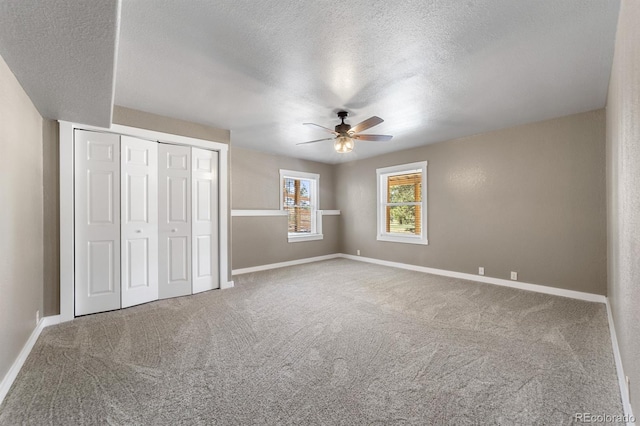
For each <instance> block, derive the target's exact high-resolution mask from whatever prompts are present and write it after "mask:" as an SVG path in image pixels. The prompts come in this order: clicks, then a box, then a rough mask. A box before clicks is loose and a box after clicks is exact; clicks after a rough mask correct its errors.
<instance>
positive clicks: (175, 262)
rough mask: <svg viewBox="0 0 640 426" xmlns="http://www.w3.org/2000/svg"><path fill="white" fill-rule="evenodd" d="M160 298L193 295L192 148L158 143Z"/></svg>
mask: <svg viewBox="0 0 640 426" xmlns="http://www.w3.org/2000/svg"><path fill="white" fill-rule="evenodd" d="M158 198H159V202H158V204H159V210H158V220H159V237H160V242H159V261H160V269H159V272H158V278H159V295H160V299H165V298H167V297H176V296H185V295H188V294H191V148H190V147H188V146H180V145H169V144H164V143H160V144H158Z"/></svg>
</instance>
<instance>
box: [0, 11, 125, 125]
mask: <svg viewBox="0 0 640 426" xmlns="http://www.w3.org/2000/svg"><path fill="white" fill-rule="evenodd" d="M118 5H119V2H118V1H117V0H101V1H77V0H38V1H34V0H0V56H2V57H3V58H4V60H5V62H6V63H7V64H8V65H9V67H10V68H11V71H13V73H14V75H15V76H16V78H17V79H18V81H20V84H21V85H22V87H23V88H24V90H25V92H27V94H28V95H29V97H30V98H31V100H32V102H33V103H34V105H35V106H36V108H37V109H38V111H39V112H40V114H41V115H43V116H44V117H47V118H54V119H61V120H69V121H77V122H80V123H85V124H93V125H98V126H107V127H108V126H109V123H110V122H111V109H112V104H113V92H114V87H113V79H114V74H115V60H116V48H117V45H116V44H117V36H118V13H119V10H118Z"/></svg>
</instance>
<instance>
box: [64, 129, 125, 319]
mask: <svg viewBox="0 0 640 426" xmlns="http://www.w3.org/2000/svg"><path fill="white" fill-rule="evenodd" d="M74 191H75V192H74V197H75V206H74V210H75V315H76V316H78V315H86V314H91V313H94V312H103V311H110V310H113V309H120V136H119V135H114V134H109V133H96V132H88V131H84V130H76V131H75V189H74Z"/></svg>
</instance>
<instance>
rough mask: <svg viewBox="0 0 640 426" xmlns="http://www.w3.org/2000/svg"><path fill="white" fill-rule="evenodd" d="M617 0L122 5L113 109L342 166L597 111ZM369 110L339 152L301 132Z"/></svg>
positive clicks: (147, 1)
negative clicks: (361, 131) (373, 119)
mask: <svg viewBox="0 0 640 426" xmlns="http://www.w3.org/2000/svg"><path fill="white" fill-rule="evenodd" d="M618 8H619V2H617V1H602V0H518V1H513V0H484V1H479V0H473V1H441V0H437V1H425V0H415V1H400V2H390V1H372V0H357V1H335V0H332V1H328V0H316V1H314V2H300V1H297V0H289V1H278V2H274V1H265V0H263V1H255V0H253V1H249V0H247V1H239V0H220V1H216V2H211V1H204V0H203V1H191V2H188V3H185V2H180V1H166V0H164V1H163V0H136V1H124V2H123V5H122V22H121V37H120V47H119V59H118V71H117V86H116V103H117V104H119V105H123V106H127V107H131V108H136V109H141V110H144V111H150V112H154V113H158V114H163V115H169V116H174V117H177V118H182V119H187V120H195V121H198V122H202V123H207V124H210V125H213V126H217V127H222V128H227V129H230V130H231V140H232V143H233V144H234V145H238V146H242V147H247V148H253V149H258V150H263V151H270V152H274V153H279V154H285V155H290V156H295V157H301V158H307V159H313V160H319V161H324V162H330V163H333V162H339V161H349V160H353V159H355V158H363V157H368V156H372V155H377V154H381V153H384V152H388V151H393V150H399V149H403V148H408V147H413V146H417V145H422V144H427V143H432V142H437V141H442V140H447V139H450V138H454V137H459V136H465V135H470V134H475V133H479V132H484V131H488V130H493V129H498V128H504V127H509V126H513V125H516V124H520V123H525V122H533V121H539V120H543V119H547V118H551V117H557V116H562V115H567V114H572V113H577V112H581V111H586V110H591V109H596V108H601V107H603V106H604V105H605V99H606V93H607V87H608V82H609V74H610V70H611V63H612V57H613V45H614V37H615V29H616V23H617V15H618ZM341 108H344V109H346V110H347V111H349V112H350V115H351V120H350V123H351V124H356V123H357V122H359V121H361V120H363V119H366V118H368V117H369V116H372V115H378V116H380V117H382V118H384V119H385V122H384V123H383V124H381V125H379V126H377V127H375V128H372V129H371V130H370V131H368V132H367V133H386V134H392V135H394V139H393V140H392V141H391V142H387V143H385V142H357V143H356V147H355V150H354V152H352V153H351V154H346V155H345V154H337V153H335V152H334V151H333V146H332V143H331V142H330V141H327V142H323V143H318V144H314V145H304V146H296V145H295V144H296V143H297V142H303V141H306V140H312V139H319V138H322V137H325V136H326V134H325V133H323V132H322V131H319V130H317V129H313V128H307V127H305V126H303V125H302V123H303V122H309V121H310V122H314V123H318V124H321V125H323V126H327V127H333V126H334V125H335V124H337V123H338V121H337V118H336V117H335V114H334V113H335V111H337V110H338V109H341Z"/></svg>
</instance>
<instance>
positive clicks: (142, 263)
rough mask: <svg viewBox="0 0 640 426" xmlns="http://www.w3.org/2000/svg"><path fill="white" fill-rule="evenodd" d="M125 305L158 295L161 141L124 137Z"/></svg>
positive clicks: (149, 299) (122, 144)
mask: <svg viewBox="0 0 640 426" xmlns="http://www.w3.org/2000/svg"><path fill="white" fill-rule="evenodd" d="M121 152H122V155H121V158H122V161H121V167H120V172H121V180H122V182H125V184H124V185H123V186H122V196H121V200H122V213H121V216H122V226H121V234H122V237H121V250H122V271H121V281H122V307H123V308H126V307H128V306H133V305H138V304H140V303H145V302H150V301H152V300H157V299H158V144H157V143H156V142H151V141H146V140H142V139H137V138H133V137H130V136H122V137H121Z"/></svg>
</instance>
